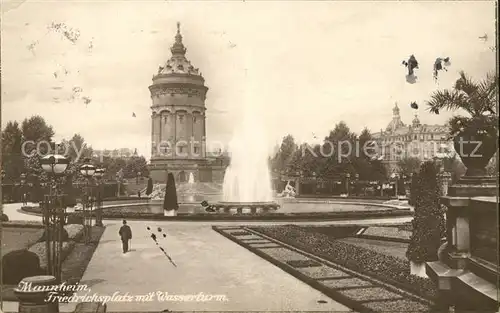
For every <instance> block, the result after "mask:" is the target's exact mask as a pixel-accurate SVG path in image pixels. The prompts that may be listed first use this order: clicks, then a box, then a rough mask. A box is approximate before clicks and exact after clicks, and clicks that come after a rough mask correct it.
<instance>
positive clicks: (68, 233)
mask: <svg viewBox="0 0 500 313" xmlns="http://www.w3.org/2000/svg"><path fill="white" fill-rule="evenodd" d="M82 236H83V225H78V224H69V225H64V228H63V233H62V240H63V241H78V240H79V239H80V238H81V237H82ZM46 240H47V236H46V232H45V230H44V231H43V234H42V236H41V238H40V239H39V240H38V242H44V241H46Z"/></svg>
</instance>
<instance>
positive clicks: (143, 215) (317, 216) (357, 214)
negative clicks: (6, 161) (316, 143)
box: [23, 207, 413, 224]
mask: <svg viewBox="0 0 500 313" xmlns="http://www.w3.org/2000/svg"><path fill="white" fill-rule="evenodd" d="M136 209H137V208H135V207H132V208H127V207H123V208H109V209H104V210H103V211H102V217H103V218H110V219H118V218H130V219H148V220H297V219H304V220H328V219H353V218H357V219H367V218H378V217H395V216H410V215H412V214H413V213H412V212H411V211H409V210H397V209H395V210H387V209H385V210H370V211H351V212H301V213H265V214H256V215H250V214H211V213H192V214H191V213H178V215H177V216H175V217H168V216H164V215H163V214H158V213H151V212H149V209H141V210H142V212H137V211H134V210H136ZM139 209H140V208H139ZM23 210H24V211H26V212H30V213H35V214H41V209H40V208H35V207H29V208H23ZM92 217H94V218H95V212H93V214H92ZM82 219H83V217H82V213H80V212H78V213H70V214H69V216H68V224H70V223H71V224H73V223H74V224H82V223H83V220H82Z"/></svg>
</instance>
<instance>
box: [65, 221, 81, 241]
mask: <svg viewBox="0 0 500 313" xmlns="http://www.w3.org/2000/svg"><path fill="white" fill-rule="evenodd" d="M64 229H65V230H66V232H67V233H68V239H69V240H71V241H78V240H79V239H80V238H81V237H82V236H83V229H84V227H83V225H80V224H70V225H66V226H64Z"/></svg>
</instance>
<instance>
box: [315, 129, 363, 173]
mask: <svg viewBox="0 0 500 313" xmlns="http://www.w3.org/2000/svg"><path fill="white" fill-rule="evenodd" d="M356 139H357V136H356V134H354V133H352V132H351V130H350V129H349V127H348V126H347V124H346V123H345V122H344V121H341V122H339V123H338V124H337V125H335V128H334V129H333V130H332V131H330V134H329V135H328V136H327V137H326V138H325V140H324V143H323V147H322V149H323V152H324V155H323V157H324V158H325V160H324V163H323V168H322V171H324V172H325V173H326V175H327V176H339V175H342V174H343V173H346V172H352V171H353V166H352V160H353V159H354V157H355V155H356Z"/></svg>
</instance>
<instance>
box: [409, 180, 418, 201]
mask: <svg viewBox="0 0 500 313" xmlns="http://www.w3.org/2000/svg"><path fill="white" fill-rule="evenodd" d="M417 181H418V174H417V173H413V175H412V176H411V184H410V198H409V199H408V204H409V205H411V206H414V205H415V202H416V199H417V193H418V182H417Z"/></svg>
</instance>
